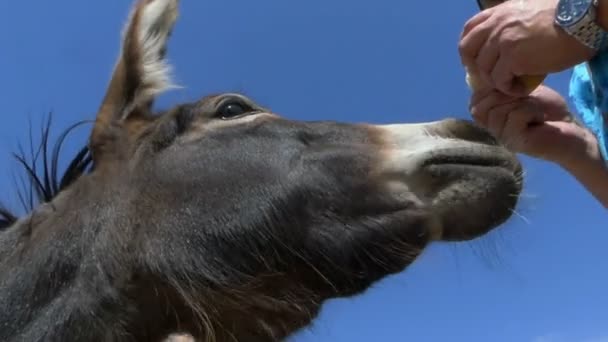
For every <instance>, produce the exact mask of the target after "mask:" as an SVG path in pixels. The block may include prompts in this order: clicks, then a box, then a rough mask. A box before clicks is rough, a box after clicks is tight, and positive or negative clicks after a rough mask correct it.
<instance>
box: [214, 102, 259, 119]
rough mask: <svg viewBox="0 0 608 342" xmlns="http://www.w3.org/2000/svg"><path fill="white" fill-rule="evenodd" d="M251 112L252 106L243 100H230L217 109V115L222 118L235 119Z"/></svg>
mask: <svg viewBox="0 0 608 342" xmlns="http://www.w3.org/2000/svg"><path fill="white" fill-rule="evenodd" d="M249 112H251V108H249V107H248V106H247V105H245V104H244V103H241V102H237V101H230V102H226V103H224V104H222V105H221V107H220V108H218V110H217V116H218V117H220V118H221V119H233V118H236V117H239V116H242V115H244V114H247V113H249Z"/></svg>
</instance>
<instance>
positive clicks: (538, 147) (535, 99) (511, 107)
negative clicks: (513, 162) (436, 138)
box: [470, 85, 599, 167]
mask: <svg viewBox="0 0 608 342" xmlns="http://www.w3.org/2000/svg"><path fill="white" fill-rule="evenodd" d="M470 110H471V114H472V115H473V119H474V120H475V121H476V122H477V123H478V124H479V125H481V126H483V127H485V128H486V129H488V130H489V131H490V133H492V134H493V135H494V136H495V137H496V138H497V139H498V140H499V141H501V142H502V143H503V144H504V145H505V146H506V147H508V148H509V149H511V150H513V151H514V152H520V153H524V154H527V155H530V156H533V157H536V158H542V159H545V160H549V161H552V162H555V163H557V164H560V165H561V166H564V167H570V166H571V165H575V164H577V163H578V162H579V161H580V160H581V158H589V157H590V156H593V158H597V156H599V149H598V147H597V140H596V139H595V136H594V135H593V134H592V133H591V132H590V131H588V130H587V129H586V128H584V127H582V126H581V125H579V124H578V123H576V122H575V121H574V120H573V118H572V116H571V114H570V112H569V110H568V105H567V103H566V101H565V100H564V98H563V97H562V96H561V95H559V94H558V93H557V92H556V91H554V90H553V89H551V88H549V87H546V86H543V85H541V86H540V87H538V88H537V89H536V90H535V91H533V92H532V93H531V94H530V95H529V96H528V97H524V98H518V97H512V96H508V95H505V94H503V93H501V92H500V91H497V90H495V89H488V88H486V89H480V90H479V91H477V92H474V93H473V96H472V98H471V104H470Z"/></svg>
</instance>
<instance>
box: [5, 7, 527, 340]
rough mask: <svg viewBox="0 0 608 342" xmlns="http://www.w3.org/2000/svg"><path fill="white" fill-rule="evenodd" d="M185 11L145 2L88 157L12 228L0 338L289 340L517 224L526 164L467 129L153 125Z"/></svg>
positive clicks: (233, 118) (248, 122) (172, 114)
mask: <svg viewBox="0 0 608 342" xmlns="http://www.w3.org/2000/svg"><path fill="white" fill-rule="evenodd" d="M177 14H178V0H140V1H138V2H136V3H135V4H134V7H133V10H132V12H131V14H130V16H129V19H128V21H127V23H126V27H125V29H124V34H123V41H122V49H121V51H120V54H119V57H118V61H117V63H116V65H115V69H114V72H113V75H112V77H111V80H110V82H109V86H108V89H107V93H106V94H105V97H104V98H103V101H102V103H101V106H100V107H99V111H98V113H97V116H96V119H95V123H94V125H93V128H92V131H91V134H90V137H89V140H88V144H87V146H86V147H85V148H84V149H83V151H81V153H79V154H78V155H77V156H76V157H75V158H74V160H73V162H72V163H71V164H70V166H69V167H68V170H67V171H66V175H65V176H64V178H63V180H62V181H61V184H59V186H58V187H53V186H52V187H51V188H52V189H51V190H53V189H55V190H56V191H50V192H49V193H51V195H50V196H48V197H49V198H48V199H46V200H43V201H42V203H41V204H40V205H38V206H37V207H36V208H35V209H33V210H32V211H31V212H30V213H29V214H28V215H26V216H25V217H21V218H17V217H14V216H12V215H10V214H9V213H8V212H4V214H3V215H2V217H3V220H4V225H5V226H7V227H6V228H5V229H4V230H3V231H2V232H1V233H0V340H1V341H130V340H135V341H148V340H149V341H160V340H163V339H164V338H166V337H167V336H170V335H171V334H174V333H183V334H190V335H191V336H192V337H193V338H195V339H196V340H205V341H277V340H282V339H284V338H286V337H288V336H290V335H291V334H292V333H294V332H295V331H297V330H299V329H300V328H302V327H305V326H307V325H308V324H309V323H310V322H311V321H312V320H313V319H314V318H315V317H316V315H317V314H318V312H319V309H320V307H321V305H322V304H323V303H324V301H326V300H328V299H330V298H337V297H348V296H355V295H358V294H360V293H362V292H364V291H365V290H366V289H368V288H369V287H370V286H371V285H373V284H374V283H375V282H377V281H379V280H381V279H383V278H384V277H386V276H388V275H390V274H394V273H397V272H401V271H402V270H404V269H405V268H406V267H407V266H408V265H409V264H411V263H412V262H414V260H415V259H416V257H417V256H418V255H419V254H420V253H421V252H422V251H423V250H424V248H425V247H426V246H427V245H429V244H430V243H432V242H434V241H465V240H470V239H474V238H477V237H480V236H482V235H484V234H485V233H487V232H488V231H490V230H492V229H494V228H496V227H499V226H500V225H501V224H502V223H504V222H505V221H506V220H507V219H509V218H510V216H511V215H512V211H513V209H514V208H515V207H516V205H517V203H518V198H519V194H520V192H521V190H522V177H521V172H522V167H521V165H520V163H519V161H518V159H517V158H516V156H515V155H514V154H512V153H511V152H509V151H508V150H506V149H505V148H504V147H502V146H500V145H499V144H498V143H497V141H496V140H495V139H494V138H492V136H491V135H489V134H488V133H487V132H486V131H485V130H483V129H481V128H479V127H477V126H475V125H474V124H472V123H470V122H468V121H459V120H455V119H446V120H443V121H437V122H429V123H416V124H392V125H371V124H363V123H362V124H348V123H338V122H328V121H322V122H296V121H292V120H288V119H285V118H282V117H280V116H279V115H277V114H275V113H273V112H271V111H270V110H269V109H267V108H264V107H262V106H260V105H259V104H257V103H255V102H254V101H253V100H251V99H249V98H247V97H245V96H243V95H239V94H232V93H228V94H214V95H210V96H206V97H204V98H202V99H200V100H198V101H195V102H192V103H184V104H179V105H177V106H175V107H173V108H171V109H169V110H166V111H161V112H158V113H154V112H153V110H152V104H153V101H154V99H155V97H156V96H158V94H160V93H161V92H163V91H165V90H167V89H170V88H171V87H172V82H171V77H170V67H169V65H168V63H167V62H166V45H167V40H168V39H169V36H170V34H171V31H172V27H173V25H174V23H175V22H176V19H177ZM28 170H30V171H31V168H30V169H28ZM30 173H31V172H30ZM39 188H45V187H44V186H43V185H40V186H39Z"/></svg>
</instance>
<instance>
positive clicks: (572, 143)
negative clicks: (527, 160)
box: [523, 121, 581, 161]
mask: <svg viewBox="0 0 608 342" xmlns="http://www.w3.org/2000/svg"><path fill="white" fill-rule="evenodd" d="M580 129H581V128H580V127H579V126H577V125H576V124H574V123H570V122H564V121H544V122H540V123H533V124H530V125H529V126H528V128H527V129H526V131H525V133H524V134H523V144H524V150H525V151H526V153H528V154H530V155H532V156H535V157H538V158H543V159H547V160H552V161H557V160H560V159H562V158H564V157H566V156H567V155H569V154H570V153H571V151H572V150H578V145H579V144H580V143H581V142H580V132H579V130H580Z"/></svg>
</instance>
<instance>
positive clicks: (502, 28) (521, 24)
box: [459, 0, 595, 97]
mask: <svg viewBox="0 0 608 342" xmlns="http://www.w3.org/2000/svg"><path fill="white" fill-rule="evenodd" d="M557 1H558V0H510V1H506V2H504V3H502V4H500V5H497V6H495V7H492V8H489V9H487V10H484V11H482V12H480V13H479V14H477V15H475V16H474V17H472V18H471V19H470V20H469V21H468V22H467V23H466V24H465V26H464V30H463V32H462V34H461V40H460V43H459V52H460V56H461V59H462V63H463V64H464V66H465V67H467V69H469V70H470V71H471V72H474V73H475V74H477V75H479V77H480V79H481V80H482V81H483V82H485V83H486V84H487V85H488V86H489V87H491V88H497V89H498V90H500V91H502V92H503V93H506V94H509V95H511V96H520V97H521V96H526V95H527V94H528V92H529V91H531V89H529V87H526V86H524V85H523V84H521V83H520V82H519V79H518V77H519V76H544V75H547V74H549V73H554V72H559V71H562V70H565V69H567V68H569V67H572V66H574V65H576V64H578V63H581V62H584V61H586V60H589V59H590V58H592V57H593V55H594V54H595V51H594V50H592V49H590V48H588V47H587V46H585V45H584V44H582V43H580V42H578V41H577V40H576V39H575V38H573V37H571V36H570V35H568V34H567V33H566V32H565V31H564V30H563V29H561V28H560V27H558V26H557V25H555V24H554V18H555V9H556V6H557Z"/></svg>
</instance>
